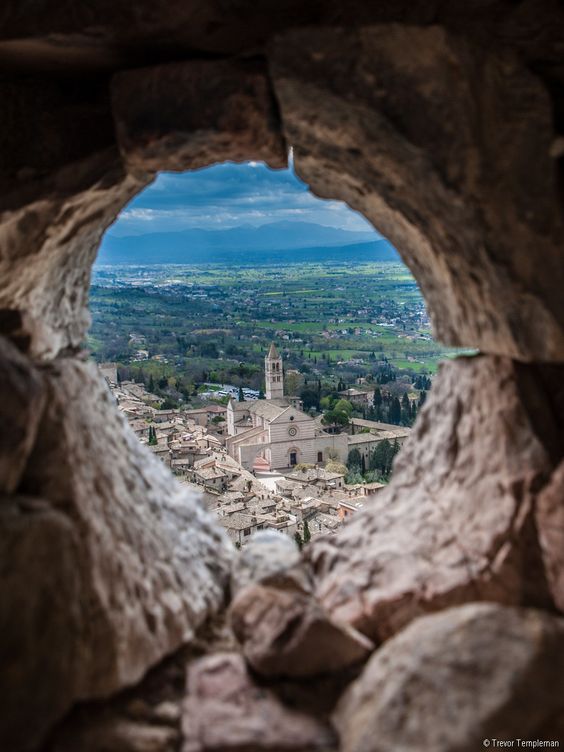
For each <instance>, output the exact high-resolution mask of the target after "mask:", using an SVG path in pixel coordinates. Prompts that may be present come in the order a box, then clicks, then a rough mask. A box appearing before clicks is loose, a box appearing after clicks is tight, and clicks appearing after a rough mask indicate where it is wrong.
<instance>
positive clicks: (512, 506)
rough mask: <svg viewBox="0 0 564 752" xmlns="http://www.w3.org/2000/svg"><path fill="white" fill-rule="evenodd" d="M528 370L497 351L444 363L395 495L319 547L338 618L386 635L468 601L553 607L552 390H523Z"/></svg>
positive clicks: (329, 602) (327, 593)
mask: <svg viewBox="0 0 564 752" xmlns="http://www.w3.org/2000/svg"><path fill="white" fill-rule="evenodd" d="M523 369H525V370H526V368H525V367H524V366H521V367H516V366H515V364H514V363H513V362H512V361H510V360H507V359H503V358H494V357H491V356H477V357H475V358H461V359H460V358H459V359H457V360H456V361H452V362H448V363H445V364H443V365H442V366H441V370H440V374H439V376H438V378H437V379H436V382H435V384H434V386H433V391H432V392H431V394H430V397H429V399H428V401H427V404H426V405H425V408H424V409H423V411H422V412H421V414H420V416H419V419H418V421H417V424H416V427H415V430H414V432H413V434H412V435H411V437H410V439H409V441H408V443H407V444H406V445H405V446H404V448H403V450H402V452H401V454H400V455H399V457H398V459H397V461H396V464H395V468H394V477H393V480H392V482H391V484H390V486H389V488H388V489H387V491H386V492H385V493H383V494H381V495H380V496H378V497H376V498H375V499H374V501H373V503H372V504H371V505H370V507H369V508H367V509H366V510H363V511H362V512H361V513H358V514H356V515H355V516H354V518H353V520H352V521H351V522H350V523H349V524H348V525H347V526H346V527H345V528H344V530H342V531H340V533H339V534H338V535H337V536H335V537H333V538H327V539H325V540H319V541H314V542H313V543H312V545H311V547H310V556H311V558H312V561H313V563H314V565H315V567H316V569H317V575H318V583H319V584H318V595H319V597H320V599H321V602H322V603H323V605H324V606H325V607H326V608H327V610H328V611H329V612H330V613H331V614H332V615H333V616H334V617H335V618H337V619H339V620H343V621H346V622H348V623H350V624H352V625H354V626H355V627H357V628H358V629H360V630H361V631H363V632H365V633H366V634H367V635H368V636H370V637H371V638H373V639H376V640H378V639H380V640H382V639H386V638H387V637H389V636H390V635H392V634H393V633H394V632H396V631H398V630H399V629H400V628H401V627H403V626H404V625H405V624H407V623H408V622H409V621H410V620H411V619H413V618H414V617H416V616H417V615H420V614H422V613H425V612H426V611H429V610H438V609H441V608H444V607H445V606H448V605H454V604H458V603H462V602H465V601H468V600H492V601H498V602H500V603H507V604H528V605H549V604H550V598H549V596H548V589H547V585H546V581H545V577H544V570H543V567H542V563H541V559H540V552H539V547H538V541H537V538H536V532H535V526H534V520H533V501H534V498H535V494H536V492H537V491H538V490H539V489H540V487H541V486H542V484H543V483H545V482H546V481H547V480H548V477H549V474H550V471H551V469H552V464H551V460H550V458H549V454H548V452H547V450H546V449H545V447H544V446H543V443H542V442H541V441H540V440H539V438H538V434H537V433H536V432H535V430H534V429H533V426H532V424H531V420H530V416H529V410H528V407H530V406H531V405H532V404H535V405H536V404H539V403H542V400H543V396H544V390H543V389H541V388H540V387H539V385H538V384H537V385H536V391H535V382H534V381H533V380H528V381H527V392H526V394H522V393H521V389H520V387H521V382H522V381H523ZM549 428H550V427H549Z"/></svg>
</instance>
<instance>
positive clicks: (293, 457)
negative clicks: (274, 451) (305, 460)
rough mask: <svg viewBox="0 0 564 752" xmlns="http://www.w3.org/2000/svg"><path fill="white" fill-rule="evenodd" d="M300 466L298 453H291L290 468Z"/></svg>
mask: <svg viewBox="0 0 564 752" xmlns="http://www.w3.org/2000/svg"><path fill="white" fill-rule="evenodd" d="M297 464H298V453H297V452H290V467H294V465H297Z"/></svg>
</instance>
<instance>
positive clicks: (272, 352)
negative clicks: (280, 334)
mask: <svg viewBox="0 0 564 752" xmlns="http://www.w3.org/2000/svg"><path fill="white" fill-rule="evenodd" d="M266 357H267V358H270V359H274V358H279V357H280V354H279V353H278V350H277V349H276V345H275V344H274V342H272V343H271V344H270V350H269V351H268V355H267V356H266Z"/></svg>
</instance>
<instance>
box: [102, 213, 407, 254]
mask: <svg viewBox="0 0 564 752" xmlns="http://www.w3.org/2000/svg"><path fill="white" fill-rule="evenodd" d="M375 238H377V236H376V235H375V233H374V232H351V231H349V230H340V229H337V228H334V227H326V226H325V225H318V224H313V223H309V222H288V221H285V222H275V223H272V224H267V225H262V226H261V227H252V226H240V227H235V228H231V229H228V230H202V229H188V230H183V231H181V232H169V233H166V232H159V233H148V234H145V235H128V236H122V237H116V236H114V235H111V234H108V235H106V236H105V238H104V241H103V243H102V247H101V249H100V252H99V254H98V263H100V264H128V263H130V264H189V263H203V262H218V263H222V262H226V261H232V262H237V263H242V262H245V261H247V262H248V263H256V264H260V263H261V255H264V256H265V260H267V259H268V261H270V262H272V261H273V260H274V261H276V260H277V258H278V256H279V257H280V260H284V259H286V260H288V258H289V257H291V258H292V259H293V260H304V261H305V260H310V259H311V260H313V259H315V258H329V257H334V258H341V259H343V258H344V256H343V251H344V249H345V248H347V249H349V250H348V251H347V255H348V253H349V252H352V251H353V249H352V246H356V251H354V252H356V253H359V254H362V257H363V258H364V259H365V260H367V259H368V258H374V260H395V259H397V254H396V252H395V251H394V249H393V248H392V246H390V244H389V243H388V242H387V241H385V240H381V239H379V238H378V239H375ZM339 250H340V252H338V251H339ZM367 254H368V256H367Z"/></svg>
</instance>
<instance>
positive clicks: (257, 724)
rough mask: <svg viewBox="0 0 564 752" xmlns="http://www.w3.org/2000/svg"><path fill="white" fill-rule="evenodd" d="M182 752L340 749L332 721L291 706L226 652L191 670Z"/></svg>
mask: <svg viewBox="0 0 564 752" xmlns="http://www.w3.org/2000/svg"><path fill="white" fill-rule="evenodd" d="M187 689H188V693H187V697H186V700H185V703H184V711H183V717H182V731H183V737H184V743H183V747H182V752H229V750H233V752H240V750H249V751H250V750H256V751H257V752H260V751H261V750H265V751H267V750H268V751H269V752H284V751H285V750H296V751H298V750H299V751H300V752H306V751H308V750H329V749H332V748H333V747H334V746H335V743H336V739H335V735H334V733H333V731H332V730H331V728H330V727H329V725H328V724H327V723H326V722H323V721H321V720H317V719H316V718H314V717H312V716H309V715H307V714H305V713H303V712H301V711H300V710H299V709H296V708H291V707H287V706H285V705H284V704H283V703H282V702H281V701H280V700H279V699H278V697H277V696H276V695H275V694H274V692H273V691H272V690H271V689H269V688H268V687H266V686H260V685H258V684H256V683H255V682H254V680H253V679H252V678H251V676H250V675H249V672H248V670H247V668H246V666H245V663H244V661H243V658H242V657H241V656H240V655H237V654H235V653H223V654H216V655H213V656H208V657H206V658H201V659H200V660H198V661H196V662H194V663H193V664H192V665H191V666H189V668H188V679H187Z"/></svg>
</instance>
